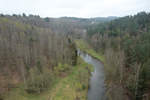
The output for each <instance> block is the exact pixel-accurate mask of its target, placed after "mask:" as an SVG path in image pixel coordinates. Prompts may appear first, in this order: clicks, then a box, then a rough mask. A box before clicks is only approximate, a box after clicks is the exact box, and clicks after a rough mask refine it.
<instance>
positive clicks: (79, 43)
mask: <svg viewBox="0 0 150 100" xmlns="http://www.w3.org/2000/svg"><path fill="white" fill-rule="evenodd" d="M75 42H76V45H77V47H78V48H80V49H81V50H82V51H84V52H86V53H88V54H90V55H91V56H93V57H94V58H96V59H98V60H100V61H102V62H104V57H103V55H102V54H99V53H97V52H96V51H94V50H93V49H92V48H91V47H90V46H89V45H88V44H87V43H86V42H85V41H84V40H76V41H75Z"/></svg>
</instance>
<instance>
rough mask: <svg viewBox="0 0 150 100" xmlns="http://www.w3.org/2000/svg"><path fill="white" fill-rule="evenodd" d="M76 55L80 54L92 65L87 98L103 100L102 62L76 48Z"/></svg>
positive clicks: (89, 99) (103, 78)
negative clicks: (92, 70)
mask: <svg viewBox="0 0 150 100" xmlns="http://www.w3.org/2000/svg"><path fill="white" fill-rule="evenodd" d="M78 55H80V56H81V57H82V58H83V59H84V61H85V62H87V63H89V64H91V65H92V66H93V67H94V72H92V75H91V78H90V83H89V85H90V88H89V90H88V96H87V97H88V100H104V95H105V85H104V80H105V76H104V69H103V67H104V66H103V64H102V63H101V62H100V61H98V60H97V59H95V58H93V57H91V56H90V55H88V54H87V53H84V52H82V51H80V50H78Z"/></svg>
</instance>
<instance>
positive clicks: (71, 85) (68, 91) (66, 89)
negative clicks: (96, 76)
mask: <svg viewBox="0 0 150 100" xmlns="http://www.w3.org/2000/svg"><path fill="white" fill-rule="evenodd" d="M91 71H92V67H91V66H90V65H89V64H87V63H85V62H84V61H83V60H82V59H81V58H78V64H77V65H76V66H72V68H71V69H70V71H69V72H68V73H67V72H66V73H67V75H66V76H64V77H60V76H57V77H56V78H55V80H54V81H53V84H52V86H51V88H49V89H48V90H47V91H44V92H42V93H40V94H28V93H26V92H25V91H24V89H23V88H22V86H20V87H19V88H16V89H13V90H11V91H10V92H9V93H8V94H6V96H5V98H4V100H76V99H77V100H86V96H87V91H88V81H89V77H90V72H91Z"/></svg>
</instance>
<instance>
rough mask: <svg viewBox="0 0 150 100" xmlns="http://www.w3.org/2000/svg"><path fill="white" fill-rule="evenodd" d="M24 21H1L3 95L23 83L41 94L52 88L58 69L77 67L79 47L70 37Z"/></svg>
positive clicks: (0, 79) (1, 83) (5, 17)
mask: <svg viewBox="0 0 150 100" xmlns="http://www.w3.org/2000/svg"><path fill="white" fill-rule="evenodd" d="M24 17H25V16H24ZM24 17H23V16H20V17H17V16H15V17H11V16H9V17H7V16H1V17H0V94H1V95H2V94H3V93H5V92H6V91H9V90H10V89H12V88H15V87H16V84H17V83H20V82H23V84H24V89H25V90H26V91H27V92H32V93H34V92H38V93H40V92H41V91H43V90H45V89H47V88H48V86H49V83H50V82H51V78H52V73H53V70H55V69H57V68H56V67H55V66H58V65H60V64H61V65H64V64H65V66H66V69H67V68H68V67H67V66H69V65H76V63H77V51H76V47H75V44H74V43H73V41H72V39H71V38H70V37H69V36H65V35H64V34H57V33H55V32H53V31H52V30H51V29H50V28H47V27H45V26H43V27H42V25H41V24H36V25H34V24H35V23H34V21H33V22H32V21H24V20H21V19H24ZM41 20H42V19H41ZM28 22H31V23H28ZM63 67H64V66H63ZM66 69H65V70H66ZM48 70H49V71H48Z"/></svg>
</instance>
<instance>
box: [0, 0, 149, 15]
mask: <svg viewBox="0 0 150 100" xmlns="http://www.w3.org/2000/svg"><path fill="white" fill-rule="evenodd" d="M140 11H150V0H0V13H4V14H13V13H16V14H22V13H23V12H24V13H26V14H37V15H40V16H42V17H46V16H49V17H61V16H74V17H98V16H125V15H129V14H135V13H137V12H140Z"/></svg>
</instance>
